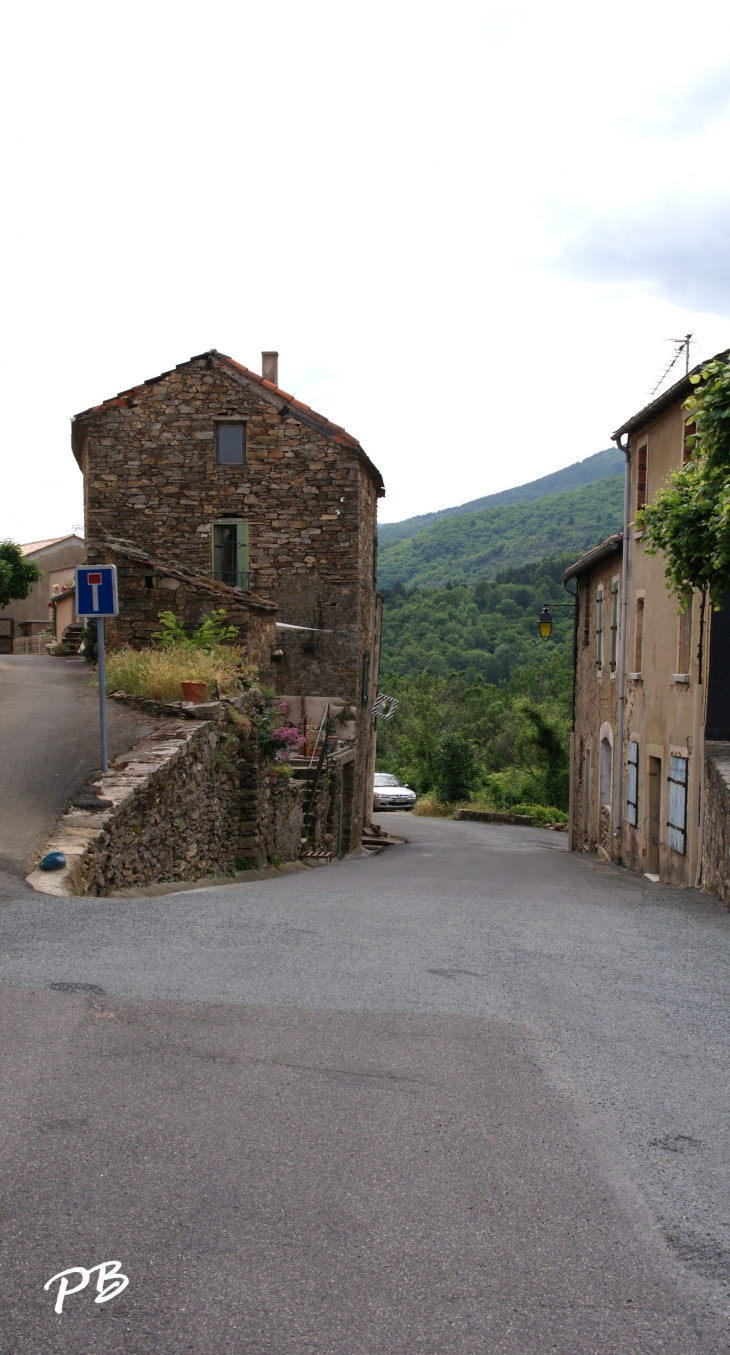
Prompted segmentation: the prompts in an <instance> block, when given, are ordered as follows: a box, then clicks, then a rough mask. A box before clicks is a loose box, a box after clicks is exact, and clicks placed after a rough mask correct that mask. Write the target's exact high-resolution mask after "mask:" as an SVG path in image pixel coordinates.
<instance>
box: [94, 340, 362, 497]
mask: <svg viewBox="0 0 730 1355" xmlns="http://www.w3.org/2000/svg"><path fill="white" fill-rule="evenodd" d="M203 359H205V360H206V361H207V362H209V363H210V364H211V365H220V366H222V367H232V368H234V369H235V370H236V371H237V372H241V373H242V375H244V376H245V377H246V378H247V380H249V381H253V382H255V384H256V385H257V386H262V387H263V388H264V389H266V390H268V391H272V392H273V394H275V395H278V396H279V398H280V399H281V400H284V401H286V403H287V404H288V405H290V406H291V407H292V408H293V409H300V410H301V411H302V413H303V414H307V415H308V416H309V417H310V418H311V419H314V420H316V422H317V423H318V424H319V425H320V427H321V429H322V432H323V433H324V434H325V436H326V437H330V438H332V440H333V441H334V442H337V443H338V444H340V445H341V446H346V447H351V448H352V449H353V450H354V451H355V452H356V453H357V455H358V458H359V459H360V460H361V461H362V462H363V463H364V464H365V466H366V467H367V469H368V470H369V472H370V474H371V476H372V478H373V481H374V482H375V486H376V490H377V492H378V495H379V496H382V495H383V494H384V493H385V488H384V485H383V477H382V475H381V474H380V471H379V470H378V469H377V467H376V466H374V465H373V463H372V461H371V460H370V458H369V457H368V456H367V454H366V453H365V452H364V451H363V449H362V447H361V446H360V443H359V442H358V440H357V438H354V437H353V436H352V434H351V433H348V432H347V431H346V429H344V428H342V427H341V425H340V424H336V423H331V422H330V420H329V419H328V418H326V416H325V415H324V414H318V413H317V412H316V410H314V409H312V406H311V405H305V404H304V401H303V400H297V399H296V398H295V397H294V396H293V395H290V394H289V392H288V391H285V390H282V389H281V387H280V386H275V385H274V384H273V382H271V381H267V380H266V378H265V377H263V376H259V375H258V373H257V372H252V371H251V370H250V368H248V367H245V366H244V365H243V363H242V362H237V361H236V359H235V358H230V357H228V356H227V354H225V353H219V352H218V350H217V349H215V348H211V349H210V351H209V352H207V353H198V354H196V355H195V356H194V357H192V358H188V361H187V362H181V363H179V364H178V366H177V367H175V368H170V369H169V370H168V371H166V372H161V373H160V375H159V376H153V377H149V378H148V379H147V381H143V382H141V383H140V384H139V385H138V386H130V388H129V390H126V391H121V392H120V394H119V395H117V396H115V397H114V398H112V399H111V400H104V401H103V402H102V404H100V405H93V406H92V407H91V408H90V409H84V410H82V411H81V413H79V414H76V415H74V419H73V420H72V422H75V420H76V419H83V418H84V416H85V415H88V414H98V413H99V412H100V411H101V410H103V409H112V408H114V406H116V405H124V404H126V403H127V401H128V400H129V399H130V398H132V397H133V396H135V395H136V394H137V392H138V391H142V390H144V389H145V387H146V386H154V385H155V384H156V382H158V381H163V380H164V379H165V377H167V376H170V375H171V373H172V371H183V370H184V369H185V368H186V367H187V366H188V365H189V364H190V363H191V362H200V361H202V360H203Z"/></svg>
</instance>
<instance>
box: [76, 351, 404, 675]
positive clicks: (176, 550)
mask: <svg viewBox="0 0 730 1355" xmlns="http://www.w3.org/2000/svg"><path fill="white" fill-rule="evenodd" d="M236 417H240V418H241V419H242V420H245V422H246V427H247V435H246V462H245V465H243V466H240V465H219V464H218V463H217V461H216V456H215V435H216V424H217V423H218V422H220V421H221V420H226V419H228V420H230V419H235V418H236ZM317 418H318V416H313V417H312V418H310V416H309V415H308V414H307V413H306V410H301V411H298V412H297V414H296V416H295V415H294V413H293V412H292V406H291V405H290V404H287V403H286V402H285V401H284V400H283V399H282V398H281V395H280V393H278V392H275V388H273V387H272V388H270V389H269V390H266V389H264V388H263V386H262V385H261V383H260V382H259V383H258V385H257V384H256V383H255V382H252V381H251V380H247V379H246V377H245V376H242V375H239V374H238V373H237V371H236V365H235V364H231V363H229V362H228V360H227V359H224V358H222V357H221V356H220V355H217V354H206V355H203V356H202V357H200V358H196V359H191V361H190V362H187V363H182V364H181V365H180V367H178V368H176V369H175V370H174V371H171V372H169V373H166V374H165V375H164V376H163V377H160V378H158V379H157V380H155V381H152V382H149V383H145V385H143V386H140V387H136V388H135V389H134V390H132V391H129V392H127V393H126V394H125V395H123V396H120V397H118V398H117V399H116V400H113V401H107V402H106V403H105V404H104V405H100V406H98V407H96V408H95V409H92V410H88V411H86V412H85V413H84V414H82V415H79V416H77V418H76V419H75V420H74V446H75V449H76V451H77V455H78V457H79V460H80V463H81V466H82V469H83V471H84V494H85V516H86V536H87V558H88V560H89V561H90V562H96V561H97V560H99V561H101V560H103V559H104V558H105V550H104V538H105V536H107V537H124V538H126V539H128V540H130V541H132V542H134V543H135V544H136V545H137V546H140V547H142V548H144V549H146V550H148V551H149V552H150V553H151V554H155V553H157V554H158V555H159V556H160V557H161V558H163V559H165V558H170V559H175V560H178V561H180V562H181V563H182V564H183V565H184V566H186V567H187V568H189V569H191V570H192V571H193V572H194V573H196V574H200V575H206V574H207V575H210V574H211V572H212V543H211V530H212V524H213V523H214V522H215V521H217V520H219V519H240V520H245V521H246V522H247V523H248V539H249V589H250V590H251V591H252V592H255V593H257V594H259V595H260V596H262V597H264V598H267V599H270V600H272V601H274V602H276V603H277V604H278V606H279V608H280V612H279V617H278V619H279V620H281V621H284V622H288V623H290V624H293V625H301V626H313V627H317V628H318V629H319V630H320V634H319V636H318V637H317V644H316V648H315V649H313V650H312V649H307V650H303V649H302V646H301V644H299V643H294V640H293V638H291V637H287V642H286V643H285V644H283V648H284V650H285V660H284V663H283V665H282V681H283V688H282V689H283V690H286V691H300V690H302V691H305V692H309V693H323V694H328V693H330V694H333V695H334V694H337V695H343V696H346V697H347V699H348V700H351V701H355V700H357V699H358V698H359V695H360V693H359V677H360V673H361V660H362V651H361V643H362V638H361V637H362V630H363V625H364V629H365V630H367V629H368V626H369V624H370V616H369V615H368V616H367V617H362V619H361V616H360V614H359V613H360V612H361V611H362V603H363V601H364V600H366V601H367V604H368V605H367V607H366V608H365V610H366V612H368V613H369V612H370V610H371V608H370V602H371V599H374V585H373V550H374V539H375V531H376V502H377V494H378V492H379V490H378V483H379V477H377V472H375V471H374V469H373V468H372V467H370V470H368V469H367V466H366V465H365V464H364V463H365V462H366V461H367V458H365V457H364V454H363V453H362V451H361V449H359V448H358V444H357V443H356V442H355V440H354V439H351V438H348V436H347V435H346V434H344V433H343V430H341V429H340V430H336V429H335V428H334V426H332V425H327V424H326V421H324V420H321V421H320V423H321V424H322V427H320V426H319V425H318V424H317V422H316V420H317ZM367 465H369V463H367ZM373 476H376V477H377V483H376V481H375V480H374V479H373ZM152 591H155V590H154V589H153V590H152ZM170 601H171V594H170V592H168V593H167V596H164V595H162V596H161V599H160V602H161V607H162V606H169V605H170ZM161 607H160V609H161ZM326 632H329V633H326Z"/></svg>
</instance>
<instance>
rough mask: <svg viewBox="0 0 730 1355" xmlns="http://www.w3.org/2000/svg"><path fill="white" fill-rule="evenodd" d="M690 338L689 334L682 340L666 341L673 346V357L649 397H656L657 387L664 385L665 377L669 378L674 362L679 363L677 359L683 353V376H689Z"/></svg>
mask: <svg viewBox="0 0 730 1355" xmlns="http://www.w3.org/2000/svg"><path fill="white" fill-rule="evenodd" d="M691 338H692V335H691V334H685V336H684V338H683V339H667V340H666V342H667V343H673V344H674V355H673V357H672V359H671V361H670V363H669V365H668V367H665V369H664V371H663V372H662V374H661V376H660V377H659V380H658V381H657V383H656V386H655V387H654V389H653V391H652V392H651V395H652V396H654V395H656V393H657V391H658V390H659V387H660V386H663V384H664V382H665V381H666V379H667V377H668V376H669V373H670V372H671V370H672V368H673V366H674V365H675V363H676V362H678V361H679V359H680V358H681V356H682V354H683V353H684V374H685V376H687V375H688V374H689V345H690V340H691ZM649 398H650V399H651V396H650V397H649Z"/></svg>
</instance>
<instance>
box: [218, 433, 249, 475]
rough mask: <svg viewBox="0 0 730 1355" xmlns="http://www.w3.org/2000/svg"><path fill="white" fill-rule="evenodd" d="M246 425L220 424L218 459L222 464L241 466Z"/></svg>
mask: <svg viewBox="0 0 730 1355" xmlns="http://www.w3.org/2000/svg"><path fill="white" fill-rule="evenodd" d="M244 431H245V425H244V424H242V423H219V424H218V461H219V463H220V465H221V466H241V465H243V460H244V448H245V439H244Z"/></svg>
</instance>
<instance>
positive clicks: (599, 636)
mask: <svg viewBox="0 0 730 1355" xmlns="http://www.w3.org/2000/svg"><path fill="white" fill-rule="evenodd" d="M596 668H598V669H599V670H600V669H601V668H603V589H602V588H599V590H598V593H597V594H596Z"/></svg>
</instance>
